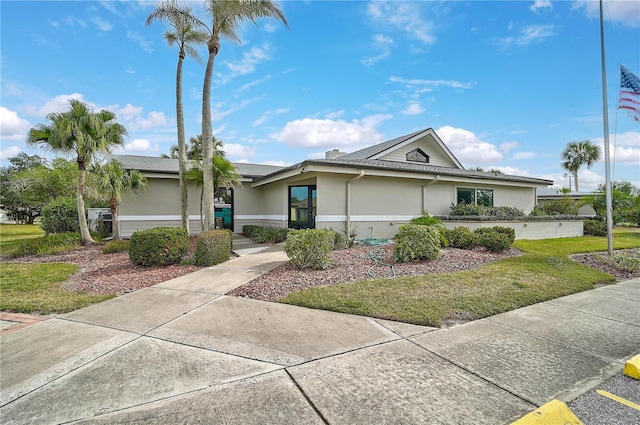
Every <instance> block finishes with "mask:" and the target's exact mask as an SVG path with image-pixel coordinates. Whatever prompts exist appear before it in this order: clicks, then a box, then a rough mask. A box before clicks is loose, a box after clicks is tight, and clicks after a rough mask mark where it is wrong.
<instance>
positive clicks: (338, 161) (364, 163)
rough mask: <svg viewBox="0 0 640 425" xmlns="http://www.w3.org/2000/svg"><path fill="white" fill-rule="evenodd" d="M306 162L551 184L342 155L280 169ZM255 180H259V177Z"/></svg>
mask: <svg viewBox="0 0 640 425" xmlns="http://www.w3.org/2000/svg"><path fill="white" fill-rule="evenodd" d="M306 164H317V165H330V166H336V167H351V168H366V169H377V170H387V171H407V172H412V173H423V174H431V175H438V174H439V175H443V176H457V177H466V178H476V179H484V180H502V181H510V182H520V183H533V184H536V185H539V184H541V185H550V184H553V182H552V181H551V180H544V179H537V178H534V177H523V176H511V175H508V174H494V173H490V172H484V171H475V170H466V169H463V168H454V167H439V166H437V165H429V164H420V163H412V162H396V161H384V160H380V159H349V158H346V159H345V157H344V156H341V157H339V158H334V159H311V160H307V161H304V162H302V163H299V164H296V165H293V166H291V167H289V168H286V169H283V170H280V171H285V170H290V169H295V168H299V167H304V166H305V165H306ZM278 173H279V171H277V172H275V173H272V174H271V175H276V174H278ZM257 180H260V178H259V179H257Z"/></svg>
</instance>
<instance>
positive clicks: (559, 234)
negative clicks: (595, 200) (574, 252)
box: [442, 220, 584, 239]
mask: <svg viewBox="0 0 640 425" xmlns="http://www.w3.org/2000/svg"><path fill="white" fill-rule="evenodd" d="M442 223H443V224H444V225H445V227H446V228H447V229H453V228H454V227H460V226H463V227H468V228H469V229H471V230H475V229H478V228H480V227H493V226H503V227H511V228H512V229H513V230H515V232H516V239H550V238H571V237H574V236H583V235H584V222H583V221H582V220H545V221H542V220H540V221H465V220H443V221H442Z"/></svg>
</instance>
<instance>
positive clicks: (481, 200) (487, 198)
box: [456, 187, 493, 207]
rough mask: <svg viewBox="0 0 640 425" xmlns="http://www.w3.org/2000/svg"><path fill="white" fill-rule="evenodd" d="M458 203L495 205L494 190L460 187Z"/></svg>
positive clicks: (457, 197)
mask: <svg viewBox="0 0 640 425" xmlns="http://www.w3.org/2000/svg"><path fill="white" fill-rule="evenodd" d="M456 199H457V201H456V203H458V204H459V203H461V202H464V203H465V204H471V205H484V206H485V207H492V206H493V190H491V189H469V188H462V187H459V188H458V193H457V196H456Z"/></svg>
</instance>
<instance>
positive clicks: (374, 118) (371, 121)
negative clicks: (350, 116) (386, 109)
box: [360, 114, 393, 142]
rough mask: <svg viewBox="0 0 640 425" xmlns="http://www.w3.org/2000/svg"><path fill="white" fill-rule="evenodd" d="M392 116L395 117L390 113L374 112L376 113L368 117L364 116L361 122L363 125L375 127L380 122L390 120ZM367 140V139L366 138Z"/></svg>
mask: <svg viewBox="0 0 640 425" xmlns="http://www.w3.org/2000/svg"><path fill="white" fill-rule="evenodd" d="M391 118H393V115H389V114H374V115H369V116H368V117H364V118H362V119H361V120H360V124H362V126H363V127H369V128H374V127H377V126H379V125H380V124H382V123H383V122H385V121H387V120H390V119H391ZM365 142H366V140H365Z"/></svg>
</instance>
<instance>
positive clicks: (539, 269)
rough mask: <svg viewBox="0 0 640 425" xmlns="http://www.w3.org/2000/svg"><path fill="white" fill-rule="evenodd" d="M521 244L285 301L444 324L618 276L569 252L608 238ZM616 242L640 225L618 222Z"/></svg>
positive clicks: (621, 243) (629, 242)
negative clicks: (469, 261) (463, 263)
mask: <svg viewBox="0 0 640 425" xmlns="http://www.w3.org/2000/svg"><path fill="white" fill-rule="evenodd" d="M514 247H515V248H517V249H520V250H522V251H523V252H524V255H522V256H520V257H513V258H507V259H504V260H499V261H495V262H493V263H490V264H487V265H485V266H482V267H481V268H479V269H477V270H472V271H462V272H455V273H442V274H432V275H420V276H413V277H403V278H396V279H371V280H364V281H358V282H352V283H347V284H340V285H332V286H326V287H317V288H310V289H306V290H303V291H299V292H295V293H292V294H290V295H288V296H286V297H284V298H282V299H280V300H279V302H282V303H287V304H294V305H299V306H304V307H310V308H318V309H323V310H331V311H338V312H342V313H351V314H359V315H365V316H370V317H377V318H381V319H389V320H397V321H402V322H407V323H415V324H420V325H426V326H438V327H439V326H442V325H443V324H451V323H456V322H457V321H466V320H473V319H479V318H482V317H487V316H492V315H495V314H499V313H503V312H505V311H509V310H513V309H516V308H520V307H524V306H527V305H530V304H535V303H539V302H542V301H547V300H550V299H554V298H558V297H562V296H564V295H569V294H573V293H576V292H581V291H586V290H589V289H593V288H595V287H596V285H601V284H610V283H613V282H615V278H614V277H613V276H610V275H608V274H605V273H603V272H600V271H598V270H594V269H592V268H589V267H587V266H585V265H582V264H580V263H577V262H575V261H573V260H571V259H570V258H568V256H569V255H570V254H574V253H584V252H595V251H606V249H607V239H606V238H598V237H577V238H560V239H546V240H540V241H533V240H526V241H516V243H515V244H514ZM614 247H615V248H616V249H624V248H636V247H640V231H638V230H637V229H616V232H615V239H614Z"/></svg>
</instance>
